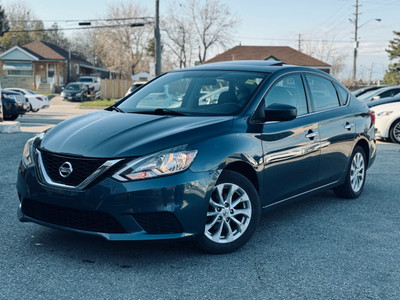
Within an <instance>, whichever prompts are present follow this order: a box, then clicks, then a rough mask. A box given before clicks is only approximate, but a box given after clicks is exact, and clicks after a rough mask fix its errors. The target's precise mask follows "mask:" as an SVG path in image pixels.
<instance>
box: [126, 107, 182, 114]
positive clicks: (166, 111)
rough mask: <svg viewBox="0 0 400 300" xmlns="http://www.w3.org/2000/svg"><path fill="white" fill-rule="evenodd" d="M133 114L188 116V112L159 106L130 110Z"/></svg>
mask: <svg viewBox="0 0 400 300" xmlns="http://www.w3.org/2000/svg"><path fill="white" fill-rule="evenodd" d="M129 113H131V114H144V115H158V116H187V114H184V113H181V112H179V111H176V110H172V109H168V108H157V109H155V110H137V111H130V112H129Z"/></svg>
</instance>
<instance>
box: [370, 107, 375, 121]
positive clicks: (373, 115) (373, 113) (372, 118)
mask: <svg viewBox="0 0 400 300" xmlns="http://www.w3.org/2000/svg"><path fill="white" fill-rule="evenodd" d="M369 115H370V116H371V120H372V124H374V125H375V112H374V111H373V110H370V111H369Z"/></svg>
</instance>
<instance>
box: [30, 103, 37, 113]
mask: <svg viewBox="0 0 400 300" xmlns="http://www.w3.org/2000/svg"><path fill="white" fill-rule="evenodd" d="M29 105H30V106H31V112H38V111H39V108H36V109H33V107H32V104H29Z"/></svg>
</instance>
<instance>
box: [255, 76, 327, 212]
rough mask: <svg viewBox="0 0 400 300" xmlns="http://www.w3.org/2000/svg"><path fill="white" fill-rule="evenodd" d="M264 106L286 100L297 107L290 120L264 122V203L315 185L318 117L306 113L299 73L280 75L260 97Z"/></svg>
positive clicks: (307, 111) (317, 163) (295, 193)
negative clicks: (265, 196)
mask: <svg viewBox="0 0 400 300" xmlns="http://www.w3.org/2000/svg"><path fill="white" fill-rule="evenodd" d="M264 102H265V107H268V106H269V105H271V104H274V103H279V104H288V105H292V106H294V107H296V108H297V114H298V116H297V117H296V118H295V119H294V120H291V121H283V122H266V123H264V124H263V129H262V133H261V139H262V145H263V151H264V171H263V172H264V176H263V178H264V187H265V190H266V191H267V198H268V199H265V202H264V204H265V206H268V205H270V204H273V203H275V202H279V201H283V200H284V199H288V198H290V197H292V196H295V195H297V194H301V193H303V192H305V191H308V190H310V189H312V188H314V187H316V186H317V183H318V170H319V144H320V140H319V129H318V120H317V119H316V118H315V116H313V115H311V114H309V108H308V106H309V105H308V103H307V99H306V94H305V90H304V85H303V80H302V77H301V75H300V74H299V73H298V74H291V75H287V76H284V77H282V78H280V79H278V80H277V81H275V84H274V85H273V86H272V87H271V88H270V89H269V91H268V93H267V94H266V96H265V97H264Z"/></svg>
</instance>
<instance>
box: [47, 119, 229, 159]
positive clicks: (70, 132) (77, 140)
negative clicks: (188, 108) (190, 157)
mask: <svg viewBox="0 0 400 300" xmlns="http://www.w3.org/2000/svg"><path fill="white" fill-rule="evenodd" d="M232 120H233V117H232V116H220V117H215V116H213V117H210V116H207V117H206V116H204V117H203V116H202V117H194V116H159V115H147V114H130V113H118V112H111V111H99V112H94V113H90V114H86V115H82V116H78V117H75V118H72V119H69V120H66V121H64V122H62V123H60V124H58V125H57V126H55V127H53V128H52V129H51V130H50V131H49V132H47V134H46V135H45V136H44V138H43V140H42V142H41V144H40V147H39V148H40V150H44V151H50V152H55V153H59V154H67V155H74V156H82V157H102V158H122V157H133V156H141V155H145V154H149V153H153V152H156V151H159V150H164V149H168V148H171V147H175V146H180V145H185V144H193V143H196V142H198V141H201V140H204V139H207V138H211V137H215V136H218V135H222V134H224V133H227V132H229V131H230V130H231V128H232Z"/></svg>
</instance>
